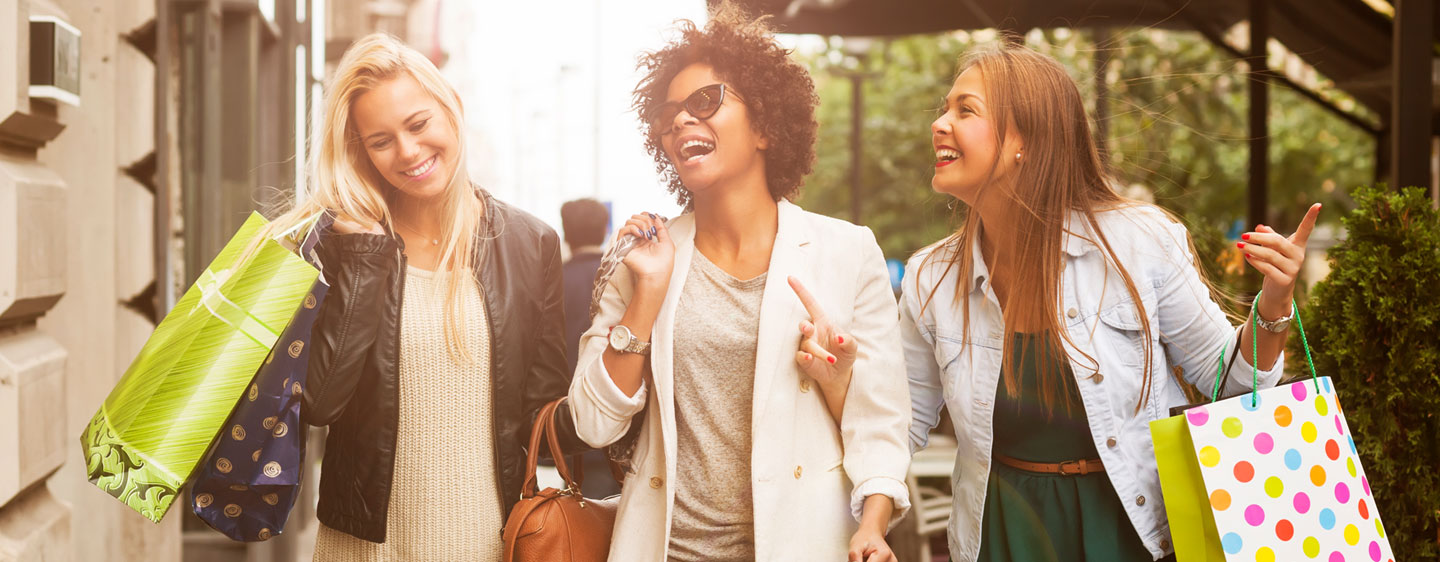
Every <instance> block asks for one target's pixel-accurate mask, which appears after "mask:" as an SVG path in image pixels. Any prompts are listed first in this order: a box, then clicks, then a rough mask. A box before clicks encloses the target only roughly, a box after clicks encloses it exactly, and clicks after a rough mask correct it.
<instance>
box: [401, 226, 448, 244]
mask: <svg viewBox="0 0 1440 562" xmlns="http://www.w3.org/2000/svg"><path fill="white" fill-rule="evenodd" d="M395 224H396V225H398V226H399V227H400V228H402V229H405V230H408V231H410V233H411V234H419V235H420V238H421V239H424V240H429V241H430V245H431V246H439V245H440V239H439V238H430V237H428V236H425V235H424V234H422V233H421V232H420V231H418V230H415V229H413V228H410V227H408V226H405V225H402V224H400V223H398V222H397V223H395Z"/></svg>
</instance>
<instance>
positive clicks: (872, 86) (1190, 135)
mask: <svg viewBox="0 0 1440 562" xmlns="http://www.w3.org/2000/svg"><path fill="white" fill-rule="evenodd" d="M993 37H994V34H993V33H986V32H977V33H973V34H972V33H966V32H955V33H949V34H941V35H921V36H908V37H902V38H896V39H889V40H886V41H885V43H884V44H883V46H882V47H881V48H880V49H879V50H878V51H879V52H877V53H874V54H871V55H870V59H871V60H869V61H868V63H869V64H866V65H860V66H862V67H864V70H865V71H866V72H867V74H868V75H867V77H866V78H865V79H864V94H863V102H864V112H863V113H864V121H863V129H864V136H863V138H864V143H863V150H864V153H863V154H862V156H861V159H860V164H861V166H862V182H861V183H862V187H863V189H862V193H863V198H862V201H863V211H862V215H861V217H860V222H861V223H862V224H865V225H867V226H869V227H871V228H872V229H874V230H875V232H876V234H877V236H878V237H879V239H880V245H881V247H882V248H883V249H884V251H885V254H886V256H888V257H892V258H897V259H904V258H906V257H908V256H909V255H910V254H911V253H913V252H914V251H915V250H917V249H919V248H920V247H922V246H924V245H926V244H928V243H931V242H934V241H936V240H938V239H940V238H941V237H943V236H945V235H946V234H948V233H949V232H953V230H954V228H955V227H956V226H957V224H956V222H955V221H954V220H953V219H952V215H953V213H952V212H951V209H950V208H948V207H947V204H948V203H949V202H950V201H951V198H949V197H948V196H942V195H938V194H935V193H934V192H933V191H932V190H931V189H930V178H931V176H932V173H933V169H934V168H933V163H934V152H933V149H932V148H931V145H930V135H929V130H930V122H931V121H932V120H933V119H934V118H935V116H936V114H935V108H936V107H938V106H939V103H940V100H941V97H942V96H943V95H944V94H945V92H947V91H948V90H949V88H950V85H951V82H952V81H953V78H954V74H955V63H956V61H957V59H958V57H959V55H960V54H961V53H963V51H964V50H965V48H966V47H967V46H968V45H970V44H971V43H972V42H973V41H976V40H993ZM1117 37H1118V40H1117V41H1116V42H1115V43H1114V44H1113V45H1106V47H1107V48H1110V49H1112V53H1113V54H1112V56H1113V60H1112V63H1111V67H1110V70H1109V72H1108V73H1107V76H1106V83H1107V85H1108V87H1109V91H1110V93H1109V96H1108V97H1107V104H1108V107H1109V108H1110V116H1109V118H1108V119H1107V121H1106V124H1107V125H1108V127H1109V139H1108V145H1109V151H1110V153H1111V162H1110V163H1111V167H1112V171H1113V173H1114V175H1115V177H1116V179H1117V180H1118V182H1119V183H1120V184H1121V185H1123V186H1126V187H1127V193H1131V192H1139V193H1146V192H1148V193H1151V194H1153V198H1154V200H1155V202H1156V203H1158V204H1160V205H1162V206H1164V207H1166V208H1168V209H1170V210H1172V211H1174V212H1175V213H1176V214H1178V215H1180V216H1184V217H1187V218H1191V219H1192V220H1193V219H1200V220H1203V221H1204V225H1203V226H1204V228H1200V226H1201V225H1200V224H1199V223H1196V222H1192V223H1191V225H1190V226H1191V228H1192V233H1194V232H1203V233H1205V234H1206V235H1207V236H1212V237H1213V236H1220V237H1222V238H1223V237H1225V236H1233V235H1235V234H1237V233H1238V228H1239V227H1240V225H1242V224H1243V222H1237V221H1243V220H1244V219H1245V215H1246V204H1247V197H1246V185H1247V181H1248V177H1249V176H1248V172H1247V169H1248V163H1249V155H1248V154H1249V153H1248V145H1247V143H1246V137H1247V135H1248V134H1249V131H1248V128H1247V126H1246V104H1247V103H1248V99H1247V95H1246V88H1245V75H1244V73H1243V70H1244V67H1243V65H1242V64H1240V63H1239V62H1237V61H1235V60H1234V59H1233V58H1231V57H1229V56H1228V55H1227V54H1225V53H1223V52H1220V51H1218V50H1217V49H1215V48H1214V47H1213V46H1211V45H1210V44H1209V43H1208V42H1207V41H1206V40H1205V39H1204V38H1202V37H1200V36H1199V35H1197V34H1194V33H1185V32H1170V31H1162V30H1151V29H1139V30H1123V31H1120V32H1119V33H1117ZM1026 41H1027V44H1028V45H1029V46H1031V47H1032V48H1035V49H1036V50H1039V51H1041V52H1044V53H1047V54H1049V55H1051V56H1053V57H1055V58H1056V59H1057V60H1059V61H1060V62H1061V63H1062V64H1063V65H1065V67H1066V68H1067V69H1069V70H1070V72H1071V76H1072V77H1073V78H1075V80H1076V81H1077V83H1079V84H1080V86H1081V90H1082V92H1093V91H1094V79H1093V74H1094V50H1095V48H1096V46H1095V42H1094V41H1093V39H1092V38H1090V37H1089V34H1082V33H1077V32H1075V31H1072V30H1068V29H1054V30H1047V31H1043V32H1041V31H1037V32H1032V33H1030V34H1029V35H1028V36H1027V38H1026ZM797 56H798V58H799V59H800V60H801V61H803V62H805V63H806V64H808V65H809V66H810V68H811V70H812V74H813V75H814V76H815V79H816V86H817V89H818V92H819V95H820V99H821V104H820V109H819V112H818V119H819V121H820V130H821V134H820V144H819V149H818V152H819V161H818V162H817V165H816V170H815V172H814V174H812V175H811V176H810V177H809V178H808V180H807V183H806V187H805V189H804V190H803V191H802V193H801V198H800V200H799V202H800V204H801V205H803V206H805V207H806V208H808V209H811V210H813V211H816V212H820V213H824V214H829V215H833V216H838V217H843V218H847V219H848V218H850V166H851V165H852V157H851V150H850V126H851V116H850V107H851V105H850V104H851V91H850V88H851V84H850V79H849V78H848V77H847V74H846V73H847V72H848V70H847V69H850V68H853V67H855V66H856V65H854V64H853V63H852V64H846V62H847V61H846V59H845V57H844V56H843V55H842V54H841V51H840V41H839V40H832V41H829V42H827V43H826V44H825V46H824V47H823V48H820V49H815V50H812V51H807V52H802V53H799V54H798V55H797ZM1087 95H1090V94H1089V93H1087ZM1270 119H1271V123H1270V130H1271V142H1270V152H1271V154H1270V160H1271V165H1270V176H1271V177H1270V202H1271V209H1270V215H1271V217H1272V218H1271V222H1273V223H1274V224H1273V225H1272V226H1275V227H1276V228H1277V229H1278V230H1281V231H1286V230H1288V229H1293V228H1294V227H1295V226H1296V225H1298V223H1299V220H1300V217H1301V216H1302V215H1303V213H1304V210H1305V208H1306V207H1308V204H1309V203H1310V202H1312V201H1320V202H1323V203H1326V206H1327V207H1328V208H1329V209H1332V210H1331V211H1328V212H1326V213H1322V215H1321V220H1322V221H1324V222H1334V221H1336V220H1338V218H1339V216H1340V214H1341V213H1339V212H1336V211H1339V210H1341V209H1344V208H1346V207H1348V206H1349V202H1348V201H1347V200H1346V198H1345V196H1344V195H1343V193H1342V190H1337V189H1335V187H1336V186H1348V185H1358V184H1360V183H1363V182H1366V181H1369V180H1370V179H1371V178H1372V177H1373V174H1374V172H1373V160H1372V159H1373V154H1374V140H1373V138H1371V137H1370V136H1369V135H1368V133H1366V132H1364V131H1362V130H1359V129H1357V128H1355V127H1353V126H1351V125H1350V124H1348V123H1346V122H1344V121H1342V120H1340V119H1339V118H1338V117H1336V116H1334V115H1332V114H1330V113H1328V112H1326V111H1325V110H1324V109H1322V108H1320V107H1318V106H1316V105H1315V104H1313V103H1311V102H1310V101H1308V100H1306V99H1304V98H1302V97H1300V96H1299V95H1298V94H1295V93H1294V92H1291V91H1289V90H1287V89H1285V88H1283V87H1278V86H1277V87H1274V88H1272V90H1271V110H1270ZM1131 186H1134V187H1133V188H1131ZM1245 226H1246V228H1247V229H1248V228H1253V225H1245ZM1197 245H1198V246H1200V247H1201V248H1202V260H1205V261H1206V263H1211V264H1220V263H1233V260H1232V259H1231V258H1233V256H1229V255H1228V254H1227V252H1228V251H1227V250H1224V248H1226V244H1222V243H1216V241H1214V240H1206V241H1203V242H1202V241H1200V240H1197ZM1207 248H1213V249H1214V251H1215V252H1216V253H1213V254H1210V253H1204V252H1207V251H1208V250H1205V249H1207ZM1217 267H1218V265H1217ZM1232 269H1233V268H1232ZM1242 269H1243V268H1242ZM1216 271H1217V272H1218V271H1220V270H1219V269H1217V270H1216ZM1232 273H1233V271H1232ZM1212 277H1216V276H1214V275H1212ZM1229 277H1232V276H1231V275H1229V274H1227V275H1221V276H1218V277H1216V278H1218V279H1221V280H1222V281H1223V280H1227V279H1228V278H1229Z"/></svg>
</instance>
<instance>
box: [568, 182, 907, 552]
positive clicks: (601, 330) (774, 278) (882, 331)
mask: <svg viewBox="0 0 1440 562" xmlns="http://www.w3.org/2000/svg"><path fill="white" fill-rule="evenodd" d="M668 227H669V229H670V237H671V239H672V240H673V241H674V243H675V269H674V272H673V273H672V274H671V277H670V290H669V292H668V293H667V294H666V295H665V302H664V304H663V305H662V306H661V308H660V313H659V317H658V318H657V319H656V322H655V327H654V330H653V332H652V334H651V336H652V337H651V344H652V345H651V348H650V353H651V371H652V374H653V376H654V385H655V388H654V389H653V392H650V391H649V390H650V389H646V388H642V389H641V390H640V391H639V392H637V393H636V395H635V396H634V397H627V396H625V394H624V393H622V392H621V391H620V390H619V388H617V387H616V386H615V384H614V382H613V381H612V380H611V379H610V375H609V373H607V372H606V370H605V365H604V362H603V361H602V360H601V355H602V354H603V353H604V351H605V348H606V347H607V345H608V344H607V341H606V335H607V333H608V332H609V329H610V327H611V326H613V325H614V324H616V323H618V322H619V320H620V318H621V316H623V314H624V312H625V308H626V306H627V303H628V302H629V300H630V296H631V295H632V294H633V291H634V281H633V278H632V276H631V274H630V273H629V270H627V269H625V268H623V267H622V268H620V270H619V271H617V272H616V274H615V275H614V276H613V277H612V278H611V280H610V283H609V286H607V287H606V288H605V293H604V297H602V300H601V306H600V312H599V314H598V315H596V317H595V320H594V322H593V323H592V324H591V326H590V329H589V330H587V331H586V332H585V334H584V335H583V336H581V338H580V359H579V362H578V366H577V369H576V373H575V379H574V381H573V382H572V383H571V385H570V411H571V413H572V415H573V416H574V419H575V427H576V430H577V432H578V433H579V435H580V438H581V439H583V440H585V442H587V443H589V444H590V445H592V446H595V447H601V446H605V445H609V444H611V443H614V442H615V441H617V440H619V439H620V437H621V436H623V435H624V434H625V432H626V431H627V430H628V429H629V427H630V421H631V419H632V417H633V416H635V414H637V413H639V412H640V411H641V410H642V409H644V408H645V407H646V406H648V408H649V412H648V413H647V414H646V415H645V417H644V427H642V428H641V430H640V433H639V439H638V442H637V443H636V446H635V453H634V457H633V462H634V468H635V471H634V472H632V473H630V474H628V475H626V477H625V482H624V485H623V488H622V491H621V496H620V507H619V513H618V518H617V520H616V522H615V534H614V536H613V539H612V541H611V543H610V559H611V560H626V561H631V560H636V561H662V560H664V559H665V557H666V551H667V548H668V546H669V543H670V520H671V510H672V508H673V507H674V505H675V492H674V487H673V486H672V485H671V481H672V480H673V479H674V478H675V464H674V462H673V459H675V457H676V429H675V394H674V375H675V373H674V349H675V348H674V341H673V338H674V334H675V323H676V322H677V321H684V319H677V318H675V309H676V307H677V306H678V304H679V298H680V293H681V290H682V289H683V288H684V286H685V279H686V276H687V274H688V273H689V271H690V260H691V258H692V256H694V253H695V221H694V217H693V216H692V215H688V214H687V215H683V216H680V217H677V218H675V219H674V220H671V221H670V222H669V224H668ZM790 276H794V277H796V278H797V279H799V280H800V281H801V282H802V283H804V284H805V287H806V288H808V289H809V290H810V292H811V293H812V294H814V295H815V298H816V300H817V301H819V302H820V303H821V305H822V306H823V307H824V309H825V313H826V315H827V316H828V317H829V318H830V319H831V322H833V323H834V324H835V325H836V326H837V327H838V328H839V329H841V330H845V331H847V332H849V333H851V334H853V335H854V337H855V340H856V342H858V344H859V356H858V358H857V359H856V361H855V367H854V377H853V379H852V381H851V385H850V392H849V395H848V398H847V399H846V401H845V409H844V414H843V416H842V420H843V421H842V423H841V426H840V428H839V429H838V430H837V429H836V426H835V423H834V421H833V420H832V419H831V417H830V415H829V413H828V412H827V410H826V408H825V403H824V400H823V399H822V398H821V393H820V389H819V387H818V386H816V385H815V383H814V382H812V381H811V380H810V379H809V377H806V376H805V375H804V374H802V373H801V372H800V369H799V366H798V365H796V364H795V352H796V350H797V349H798V348H799V345H800V332H799V324H800V322H801V321H802V320H807V319H808V318H809V315H808V314H807V313H806V311H805V308H804V306H802V305H801V303H800V299H799V297H797V296H795V293H794V291H793V290H792V289H791V288H790V286H789V284H788V283H787V281H786V278H787V277H790ZM759 330H760V331H759V342H758V348H757V349H756V358H755V388H754V411H753V414H752V416H753V417H752V420H751V424H752V426H751V427H752V435H753V444H752V446H751V460H750V472H751V483H752V494H753V499H754V506H755V549H756V557H755V559H756V560H758V561H772V560H773V561H785V562H794V561H805V560H819V561H838V560H844V559H845V556H846V551H847V547H848V544H849V540H850V536H851V535H852V534H854V532H855V530H856V528H857V523H856V521H857V518H856V517H857V515H858V512H859V507H860V505H861V503H863V499H864V497H865V496H867V495H871V494H876V493H879V494H884V495H887V496H890V497H891V498H893V499H894V500H895V504H896V507H897V509H896V511H895V515H894V517H893V518H892V520H891V523H892V524H893V523H894V522H895V521H898V520H899V518H900V517H901V516H902V515H903V514H904V513H905V511H906V509H907V508H908V507H909V499H908V496H907V495H906V488H905V484H904V482H905V474H906V471H907V470H908V469H909V465H910V448H909V443H908V432H909V428H910V394H909V388H908V385H907V380H906V375H905V368H904V361H903V359H902V353H901V347H900V330H899V312H898V309H897V307H896V303H895V297H894V294H893V293H892V292H891V289H890V283H889V275H888V273H887V270H886V267H885V260H884V257H883V255H882V254H881V252H880V247H879V246H878V245H876V243H875V236H874V234H872V233H871V232H870V230H869V229H868V228H863V227H858V226H855V225H852V224H850V223H848V222H845V221H841V220H837V219H832V218H828V217H824V216H821V215H816V214H813V213H809V212H806V211H804V210H802V209H800V208H799V207H796V206H795V205H793V204H791V203H789V202H788V201H783V200H782V201H780V203H779V229H778V232H777V233H776V235H775V246H774V250H773V251H772V253H771V255H770V269H769V274H768V277H767V279H766V281H765V289H764V293H763V296H762V303H761V306H760V327H759ZM857 484H858V485H857Z"/></svg>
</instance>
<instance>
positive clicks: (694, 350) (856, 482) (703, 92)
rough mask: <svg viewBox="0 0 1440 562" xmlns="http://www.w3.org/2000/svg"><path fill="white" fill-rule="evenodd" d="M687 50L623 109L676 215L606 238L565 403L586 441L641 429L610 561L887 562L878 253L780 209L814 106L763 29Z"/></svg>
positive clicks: (844, 230) (895, 445)
mask: <svg viewBox="0 0 1440 562" xmlns="http://www.w3.org/2000/svg"><path fill="white" fill-rule="evenodd" d="M680 35H681V38H680V39H679V40H678V41H676V42H674V43H672V44H670V45H668V46H667V47H666V48H664V49H662V50H660V51H657V52H655V53H651V54H649V55H647V56H646V57H645V58H644V59H643V65H644V67H645V69H646V70H647V71H648V74H647V76H646V77H645V79H644V80H643V81H642V82H641V83H640V85H639V86H638V87H637V88H636V92H635V100H636V101H635V105H636V107H637V108H638V109H639V112H640V116H641V120H642V121H643V122H645V123H646V124H647V125H648V130H649V132H650V134H649V136H648V137H647V146H648V148H649V150H650V153H651V155H652V156H653V157H654V158H655V161H656V165H657V167H659V169H660V170H662V172H663V173H664V175H665V176H666V178H667V179H668V180H669V184H670V188H671V192H672V193H674V194H676V195H677V196H678V198H679V200H680V203H681V204H684V205H687V206H688V207H689V212H687V213H686V214H684V215H682V216H680V217H677V218H675V219H674V220H670V221H664V220H660V219H659V218H658V217H656V216H655V215H650V214H641V215H635V216H634V217H631V218H630V220H629V221H628V222H627V223H626V224H625V225H624V226H623V227H622V228H621V229H620V230H619V234H621V235H623V234H629V235H633V236H639V237H641V238H642V239H643V241H642V242H641V245H640V246H638V247H637V248H636V249H635V250H634V251H632V252H631V253H630V254H629V255H628V256H627V257H626V258H625V262H624V265H625V268H624V269H623V270H621V271H619V272H617V274H616V275H615V276H614V277H613V278H612V279H611V283H610V285H609V286H607V287H606V288H605V289H604V295H603V298H602V299H601V302H600V311H599V314H598V315H597V316H596V317H595V319H594V322H593V323H592V324H591V326H590V329H589V330H588V331H587V332H586V333H585V334H584V335H583V336H582V337H581V340H580V349H581V351H580V360H579V367H578V369H577V371H576V376H575V381H574V382H573V384H572V386H571V388H570V403H571V404H572V405H573V411H574V415H575V421H576V427H577V429H578V430H579V432H580V435H581V437H582V438H584V439H585V440H586V441H587V442H588V443H590V444H592V445H595V446H603V445H608V444H610V443H613V442H616V441H617V440H619V439H621V437H622V436H623V435H625V434H626V433H627V431H629V430H630V428H631V427H632V425H637V424H638V428H637V429H638V434H637V436H636V440H637V441H636V444H635V447H634V449H633V451H632V454H631V455H630V457H629V459H628V460H629V461H630V462H631V464H632V465H633V467H634V471H633V472H630V473H629V474H627V475H626V477H625V481H624V485H623V489H622V491H621V495H620V511H619V519H618V520H617V521H616V523H615V534H614V537H613V539H612V542H611V547H610V559H611V560H646V561H661V560H670V561H676V562H689V561H716V562H722V561H754V560H761V561H785V562H789V561H796V560H824V561H834V562H839V561H840V560H843V559H849V560H854V561H859V560H865V561H868V562H893V560H894V557H893V555H892V553H891V552H890V549H889V547H888V545H887V544H886V543H885V532H886V530H887V528H888V525H889V524H890V523H891V522H893V521H895V520H896V519H898V518H899V517H900V516H901V515H903V514H904V512H905V509H906V508H907V507H908V506H909V502H908V500H907V495H906V488H905V484H904V482H905V472H906V468H907V467H908V466H909V451H908V450H907V448H906V443H905V436H906V427H907V426H908V424H909V416H908V412H907V410H906V406H907V405H908V398H907V396H906V383H905V375H904V371H903V369H902V368H901V358H900V341H899V339H898V337H897V331H896V323H897V321H898V314H897V311H896V309H895V297H894V295H893V293H892V292H891V290H890V284H889V276H888V274H887V271H886V268H885V262H884V258H883V257H882V255H881V253H880V248H879V246H878V245H876V243H875V237H874V235H873V234H871V232H870V231H869V230H868V229H865V228H862V227H858V226H855V225H852V224H850V223H847V222H844V221H840V220H836V219H831V218H827V217H822V216H819V215H815V214H812V213H808V212H806V211H804V210H802V209H801V208H799V207H797V206H795V205H793V204H791V203H790V202H789V201H788V200H787V199H788V198H790V197H792V196H793V195H794V194H795V193H796V191H797V190H798V189H799V187H800V183H801V179H802V178H803V177H804V176H805V174H806V173H808V172H809V171H810V167H811V165H812V164H813V162H814V158H815V133H816V124H815V120H814V111H815V104H816V99H815V94H814V86H813V84H812V83H811V80H810V75H809V73H807V72H806V71H805V69H804V68H803V67H801V66H799V65H798V64H796V63H795V62H793V61H791V60H790V59H789V58H788V57H787V56H786V51H785V49H784V48H783V47H781V46H780V45H779V44H777V43H776V42H775V39H774V37H773V36H772V35H771V34H770V33H769V31H768V30H767V29H766V28H765V26H764V25H763V24H762V23H759V22H755V21H752V20H749V19H747V18H745V17H744V16H743V15H741V14H739V13H738V12H735V11H734V10H733V9H722V10H721V11H720V12H718V13H716V14H714V15H713V16H712V18H711V19H710V21H709V23H708V24H707V25H706V26H705V28H704V29H703V30H702V29H697V28H696V27H694V26H693V25H685V26H683V27H682V28H681V34H680ZM852 388H853V389H854V392H853V393H850V397H849V398H848V399H847V398H846V393H847V391H849V390H850V389H852ZM642 411H645V415H644V416H643V422H641V421H639V419H641V418H637V416H638V415H639V414H640V412H642Z"/></svg>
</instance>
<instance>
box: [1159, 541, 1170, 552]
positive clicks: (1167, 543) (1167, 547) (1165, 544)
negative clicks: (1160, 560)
mask: <svg viewBox="0 0 1440 562" xmlns="http://www.w3.org/2000/svg"><path fill="white" fill-rule="evenodd" d="M1160 550H1170V539H1160Z"/></svg>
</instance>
